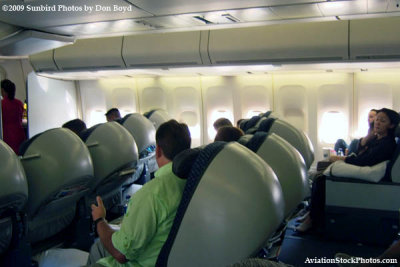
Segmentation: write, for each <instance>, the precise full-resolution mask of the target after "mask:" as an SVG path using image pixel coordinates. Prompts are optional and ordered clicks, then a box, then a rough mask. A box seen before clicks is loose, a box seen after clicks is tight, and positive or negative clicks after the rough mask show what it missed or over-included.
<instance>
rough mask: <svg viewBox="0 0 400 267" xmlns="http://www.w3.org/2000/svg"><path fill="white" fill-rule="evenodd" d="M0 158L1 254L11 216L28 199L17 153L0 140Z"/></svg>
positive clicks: (10, 229) (7, 243) (10, 227)
mask: <svg viewBox="0 0 400 267" xmlns="http://www.w3.org/2000/svg"><path fill="white" fill-rule="evenodd" d="M0 158H1V160H0V184H1V186H0V255H3V254H4V253H5V252H6V251H7V249H8V248H9V246H10V242H11V239H12V233H13V223H12V221H13V220H12V217H13V216H15V215H16V214H17V213H19V212H21V211H22V210H23V209H24V208H25V205H26V202H27V200H28V183H27V181H26V177H25V172H24V169H23V167H22V165H21V163H20V161H19V159H18V157H17V155H16V154H15V153H14V151H13V150H12V149H11V148H10V147H9V146H8V145H7V144H6V143H4V142H3V141H2V140H0ZM14 227H16V226H15V225H14ZM0 258H1V257H0Z"/></svg>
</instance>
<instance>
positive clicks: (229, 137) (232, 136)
mask: <svg viewBox="0 0 400 267" xmlns="http://www.w3.org/2000/svg"><path fill="white" fill-rule="evenodd" d="M243 135H244V133H243V131H242V130H240V129H239V128H236V127H233V126H222V127H221V128H219V129H218V132H217V135H216V136H215V140H214V141H225V142H232V141H237V140H239V138H240V137H241V136H243Z"/></svg>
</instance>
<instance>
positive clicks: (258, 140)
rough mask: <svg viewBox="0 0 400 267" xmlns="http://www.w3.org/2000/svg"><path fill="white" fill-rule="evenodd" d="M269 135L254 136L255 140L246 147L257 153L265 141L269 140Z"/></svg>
mask: <svg viewBox="0 0 400 267" xmlns="http://www.w3.org/2000/svg"><path fill="white" fill-rule="evenodd" d="M267 137H268V133H264V132H257V133H255V134H254V135H253V138H251V139H250V140H249V142H248V143H247V144H246V147H247V148H248V149H250V150H251V151H253V152H257V151H258V149H259V148H260V146H261V145H262V143H264V141H265V139H267Z"/></svg>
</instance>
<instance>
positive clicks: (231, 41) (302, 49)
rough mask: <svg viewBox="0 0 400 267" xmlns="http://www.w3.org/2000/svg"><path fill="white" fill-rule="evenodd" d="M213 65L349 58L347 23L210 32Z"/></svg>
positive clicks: (321, 23)
mask: <svg viewBox="0 0 400 267" xmlns="http://www.w3.org/2000/svg"><path fill="white" fill-rule="evenodd" d="M208 49H209V55H210V58H211V62H212V64H254V63H274V62H287V63H290V62H307V61H310V62H313V61H316V62H321V61H322V62H329V61H340V60H344V59H347V58H348V22H346V21H330V22H318V23H299V24H281V25H269V26H263V27H251V28H237V29H224V30H212V31H210V36H209V47H208Z"/></svg>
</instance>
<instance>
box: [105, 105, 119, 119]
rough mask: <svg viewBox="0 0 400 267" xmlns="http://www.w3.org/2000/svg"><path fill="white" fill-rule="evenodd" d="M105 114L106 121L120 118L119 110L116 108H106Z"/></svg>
mask: <svg viewBox="0 0 400 267" xmlns="http://www.w3.org/2000/svg"><path fill="white" fill-rule="evenodd" d="M105 115H106V118H107V121H108V122H109V121H115V120H119V119H121V113H119V110H118V109H117V108H112V109H110V110H108V111H107V113H106V114H105Z"/></svg>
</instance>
